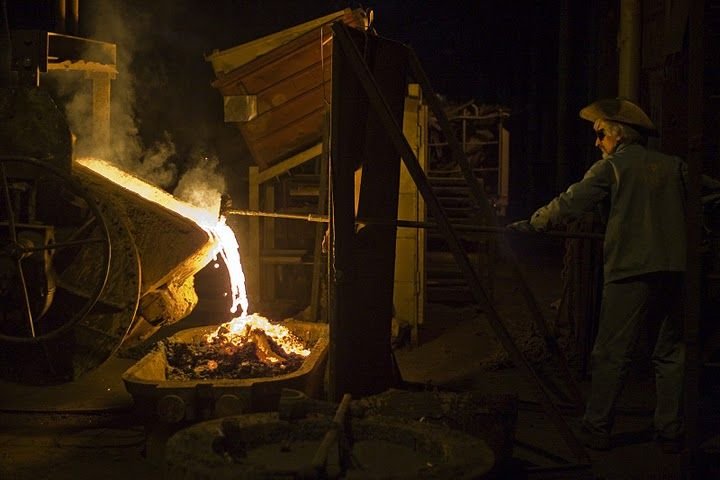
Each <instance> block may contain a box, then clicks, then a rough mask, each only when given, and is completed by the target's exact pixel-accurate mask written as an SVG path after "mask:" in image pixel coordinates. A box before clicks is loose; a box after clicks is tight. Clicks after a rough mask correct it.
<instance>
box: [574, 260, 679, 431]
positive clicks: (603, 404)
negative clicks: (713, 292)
mask: <svg viewBox="0 0 720 480" xmlns="http://www.w3.org/2000/svg"><path fill="white" fill-rule="evenodd" d="M682 285H683V283H682V274H681V273H678V272H656V273H651V274H646V275H640V276H636V277H631V278H626V279H622V280H619V281H616V282H610V283H607V284H605V287H604V288H603V297H602V306H601V309H600V323H599V325H598V334H597V337H596V339H595V346H594V347H593V351H592V354H591V372H592V389H591V393H590V398H589V400H588V404H587V407H586V409H585V417H584V419H583V423H584V425H585V427H586V428H588V429H589V430H590V431H592V432H594V433H597V434H607V435H609V434H610V431H611V430H612V427H613V421H614V413H615V405H616V403H617V400H618V397H619V396H620V393H621V392H622V388H623V384H624V381H625V378H626V376H627V373H628V367H629V365H630V362H631V361H632V353H633V350H634V348H635V346H636V344H637V341H638V338H639V337H640V333H641V330H642V327H643V326H644V325H649V326H651V327H652V326H655V327H657V326H659V333H658V337H657V341H656V343H655V348H654V350H653V353H652V363H653V366H654V369H655V389H656V393H657V405H656V408H655V417H654V423H655V430H656V432H657V433H658V434H659V435H661V436H663V437H665V438H677V437H678V436H680V435H681V433H682V429H683V421H682V396H683V374H684V370H685V344H684V342H683V329H682V319H681V315H680V301H681V298H682ZM650 322H653V323H655V322H657V323H655V325H653V323H650Z"/></svg>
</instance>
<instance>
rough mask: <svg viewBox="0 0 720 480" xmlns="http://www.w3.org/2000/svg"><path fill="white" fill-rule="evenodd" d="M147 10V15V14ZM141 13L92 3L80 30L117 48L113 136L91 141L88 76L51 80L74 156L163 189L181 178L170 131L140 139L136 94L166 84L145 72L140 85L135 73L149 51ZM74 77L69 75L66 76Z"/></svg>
mask: <svg viewBox="0 0 720 480" xmlns="http://www.w3.org/2000/svg"><path fill="white" fill-rule="evenodd" d="M144 10H145V11H144ZM146 10H147V9H143V8H142V3H140V4H135V3H134V2H128V1H123V0H102V1H99V2H92V8H90V9H89V10H87V11H86V12H84V13H85V14H86V15H84V16H83V18H81V24H82V25H83V28H84V30H85V31H86V32H85V33H86V36H87V37H88V38H92V39H95V40H101V41H104V42H108V43H113V44H115V45H116V47H117V71H118V73H117V76H116V77H115V78H114V79H112V81H111V86H110V98H111V101H110V132H109V136H108V138H103V137H102V135H100V136H96V135H93V132H94V128H93V127H94V125H93V116H92V99H93V92H92V82H91V81H90V80H89V79H88V78H86V77H85V76H84V75H74V74H72V72H58V73H57V74H53V75H51V77H50V80H51V81H52V83H54V85H55V88H56V90H57V95H58V98H59V100H60V102H61V103H62V105H63V107H64V109H65V114H66V116H67V119H68V123H69V124H70V129H71V130H72V132H73V135H74V137H75V145H74V154H75V155H76V156H79V157H85V156H90V157H98V158H102V159H104V160H106V161H109V162H111V163H113V164H115V165H116V166H118V167H119V168H121V169H123V170H126V171H128V172H131V173H133V174H135V175H136V176H138V177H140V178H142V179H143V180H145V181H147V182H149V183H152V184H154V185H156V186H159V187H162V188H165V189H167V188H170V187H172V186H173V185H174V184H175V183H176V181H177V178H178V167H177V165H176V160H177V157H176V153H177V152H176V148H175V144H174V141H173V138H172V136H171V134H170V133H168V132H167V131H162V130H160V131H161V132H162V133H161V134H159V136H157V138H149V139H148V138H145V139H143V137H142V135H141V127H142V125H141V122H140V120H139V117H138V114H137V111H136V105H137V101H138V90H139V89H142V88H143V85H145V84H147V83H152V84H156V83H158V82H159V83H163V82H164V83H167V78H164V76H163V75H162V69H156V70H155V71H153V70H152V69H147V68H146V69H143V70H142V73H143V80H142V82H139V81H137V75H136V72H137V70H139V69H140V68H141V65H139V64H138V63H137V62H136V58H137V57H138V56H139V55H140V54H142V52H143V50H144V49H145V50H147V49H151V48H152V45H153V42H152V41H151V40H152V32H153V29H152V22H151V18H150V16H149V15H148V14H147V12H146ZM68 73H70V74H68Z"/></svg>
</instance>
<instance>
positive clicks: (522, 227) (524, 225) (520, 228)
mask: <svg viewBox="0 0 720 480" xmlns="http://www.w3.org/2000/svg"><path fill="white" fill-rule="evenodd" d="M505 228H507V229H508V230H514V231H516V232H534V231H535V228H534V227H533V226H532V225H530V220H519V221H517V222H513V223H509V224H508V225H506V226H505Z"/></svg>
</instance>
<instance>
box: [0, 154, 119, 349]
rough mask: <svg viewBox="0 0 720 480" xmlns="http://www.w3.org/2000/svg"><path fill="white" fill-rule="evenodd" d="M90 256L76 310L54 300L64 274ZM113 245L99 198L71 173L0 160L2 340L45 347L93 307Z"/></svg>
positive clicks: (25, 160)
mask: <svg viewBox="0 0 720 480" xmlns="http://www.w3.org/2000/svg"><path fill="white" fill-rule="evenodd" d="M88 256H90V257H91V258H92V259H93V263H94V265H93V269H92V271H93V273H92V274H91V275H88V278H86V279H85V281H84V286H83V288H82V292H81V293H80V294H75V295H74V298H75V299H76V301H75V302H74V303H73V308H72V310H71V311H70V310H68V309H63V308H60V309H58V308H57V307H56V306H55V305H54V303H58V302H53V300H54V297H55V296H56V294H57V293H58V290H60V289H62V277H63V271H64V270H66V269H68V268H69V267H70V265H72V264H73V262H74V261H77V260H78V259H83V260H86V259H87V258H88ZM110 260H111V241H110V234H109V231H108V227H107V224H106V221H105V218H104V216H103V214H102V211H101V210H100V208H99V207H98V205H97V202H96V200H95V198H94V197H93V196H92V195H91V194H90V193H89V192H88V191H87V190H86V189H85V188H84V187H83V186H82V185H81V184H80V183H79V182H78V181H77V180H75V179H74V178H73V177H72V176H70V175H69V174H68V173H66V172H64V171H62V170H60V169H58V168H57V167H55V166H53V165H51V164H49V163H48V162H45V161H41V160H38V159H36V158H33V157H23V156H0V302H1V305H0V340H2V341H7V342H12V343H41V342H45V341H48V340H52V339H55V338H57V337H59V336H61V335H63V334H65V333H67V332H68V331H69V330H70V329H71V328H73V326H75V325H76V324H77V323H78V322H80V321H81V320H83V318H85V317H86V316H87V314H88V313H89V312H90V311H91V310H92V309H93V307H94V306H95V304H96V303H97V301H98V299H99V298H100V296H101V294H102V292H103V289H104V288H105V285H106V283H107V279H108V275H109V272H110Z"/></svg>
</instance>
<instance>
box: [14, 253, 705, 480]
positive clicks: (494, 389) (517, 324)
mask: <svg viewBox="0 0 720 480" xmlns="http://www.w3.org/2000/svg"><path fill="white" fill-rule="evenodd" d="M521 247H522V246H521ZM525 247H527V246H525ZM531 251H532V252H533V254H532V255H530V254H527V252H531ZM524 252H526V254H524V255H523V263H524V265H525V267H524V268H525V271H526V273H527V277H528V280H529V282H530V284H531V286H532V288H533V291H534V293H535V294H536V296H537V299H538V302H539V304H540V306H541V308H542V310H543V313H544V315H546V316H548V317H551V316H552V315H554V311H553V310H552V309H551V307H550V305H551V303H552V302H553V301H555V300H557V299H558V298H559V295H560V260H559V257H558V255H559V254H561V251H560V250H558V249H550V250H549V253H548V254H546V255H538V254H537V252H536V251H533V249H531V248H524ZM497 295H498V298H497V299H496V300H497V308H498V312H499V313H500V315H501V317H503V318H504V319H508V322H509V324H511V325H512V327H511V330H513V332H514V335H515V336H516V338H517V341H518V344H520V345H522V346H523V348H525V349H530V350H532V348H533V346H532V342H533V339H532V337H533V336H532V335H531V334H530V330H529V328H528V327H527V325H528V323H527V314H524V313H522V308H523V307H522V302H521V301H520V297H519V293H518V290H517V286H516V284H514V283H513V281H511V280H510V279H508V278H498V279H497ZM208 318H209V315H208V312H202V311H198V312H196V314H194V315H192V316H191V317H189V318H188V319H186V320H185V321H183V322H181V324H182V325H181V326H180V327H176V328H175V329H174V330H177V329H178V328H190V327H193V326H198V325H201V324H204V323H206V320H207V319H208ZM165 333H172V330H170V331H168V332H165ZM419 339H420V342H419V344H418V345H416V346H412V345H409V344H405V345H404V346H402V347H399V348H397V349H396V350H395V355H396V359H397V363H398V365H399V368H400V371H401V374H402V377H403V380H404V381H405V382H408V383H409V384H413V385H426V386H428V387H430V388H439V389H446V390H452V391H458V392H475V393H493V394H497V393H503V392H510V393H514V394H517V395H518V398H519V413H518V422H517V429H516V432H515V445H514V456H513V464H514V465H515V468H514V470H512V472H513V473H508V474H507V475H506V476H505V478H530V479H533V478H537V479H541V478H542V479H550V478H553V479H561V478H563V479H582V478H598V479H607V480H621V479H622V480H625V479H680V478H686V477H684V476H683V472H687V471H688V466H687V465H686V461H687V457H686V456H685V455H669V454H665V453H663V452H661V451H660V450H659V449H658V447H657V446H656V445H655V443H654V442H653V441H652V439H651V434H650V427H651V425H652V409H653V404H654V393H653V384H652V380H651V378H649V377H648V376H647V375H637V374H634V375H635V376H634V377H633V378H632V379H631V381H630V382H628V385H627V387H626V390H625V392H624V393H623V396H622V398H621V400H620V412H619V415H618V418H617V427H616V431H615V432H614V435H613V439H612V440H613V448H612V449H611V450H610V451H607V452H595V451H590V450H588V451H587V454H588V456H589V462H587V463H586V462H583V461H582V460H579V459H578V458H576V456H575V455H574V454H573V453H571V449H570V448H568V446H567V443H566V442H565V441H564V440H563V437H562V436H561V435H560V434H559V433H558V432H559V430H558V426H557V424H556V423H555V422H553V421H552V420H551V417H550V416H548V415H547V414H546V413H545V411H544V410H543V408H542V406H541V402H539V396H538V393H537V388H536V384H535V383H534V382H533V381H531V380H530V378H529V376H528V375H527V374H526V373H525V372H524V371H522V370H521V369H520V368H518V367H517V366H514V365H512V364H511V362H509V361H508V356H507V354H506V353H505V351H504V350H503V348H502V347H501V346H500V345H499V344H498V342H497V340H496V335H495V333H494V332H493V330H492V328H490V326H489V324H488V321H487V318H486V315H485V313H483V311H482V309H480V308H478V307H477V306H474V305H470V304H465V305H458V304H454V305H448V304H429V305H428V309H427V316H426V320H425V323H424V324H423V325H421V327H420V331H419ZM133 363H134V360H133V359H128V358H118V357H113V358H111V359H110V360H109V361H108V362H107V363H106V364H104V365H103V366H102V367H100V368H98V369H97V370H96V371H93V372H91V373H90V374H88V375H87V376H85V377H83V378H82V379H80V380H78V381H77V382H73V383H72V384H66V385H60V386H52V387H43V388H38V387H26V386H18V385H13V384H2V385H0V387H2V391H3V394H2V396H1V397H0V426H1V427H2V429H1V430H0V479H16V480H24V479H28V480H29V479H53V480H59V479H84V478H104V479H108V480H112V479H127V478H133V479H136V480H142V479H151V478H152V479H155V478H158V477H160V478H162V477H163V465H162V459H161V458H159V456H158V455H155V454H153V453H152V451H151V450H152V449H151V448H149V446H150V447H151V446H152V445H153V443H152V440H153V439H150V440H151V442H150V443H148V440H149V439H148V435H147V430H146V428H145V427H144V425H143V423H142V421H140V420H139V419H138V417H137V416H136V415H135V414H134V410H133V402H132V398H131V397H130V395H129V394H128V393H127V392H126V391H125V389H124V386H123V384H122V381H121V379H120V376H121V374H122V373H123V372H124V371H125V370H126V369H127V368H129V367H130V366H131V365H132V364H133ZM580 387H581V389H582V390H583V391H584V392H585V393H587V390H588V387H589V383H588V381H587V380H582V381H581V382H580ZM563 418H564V421H565V422H566V423H567V424H568V425H569V426H570V428H571V429H573V430H574V429H577V426H578V418H577V417H575V416H572V415H565V416H564V417H563ZM711 461H714V462H717V458H714V459H711ZM716 464H717V463H716ZM696 478H711V477H696Z"/></svg>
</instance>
